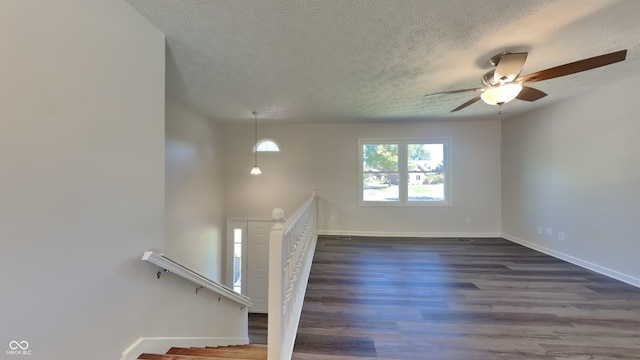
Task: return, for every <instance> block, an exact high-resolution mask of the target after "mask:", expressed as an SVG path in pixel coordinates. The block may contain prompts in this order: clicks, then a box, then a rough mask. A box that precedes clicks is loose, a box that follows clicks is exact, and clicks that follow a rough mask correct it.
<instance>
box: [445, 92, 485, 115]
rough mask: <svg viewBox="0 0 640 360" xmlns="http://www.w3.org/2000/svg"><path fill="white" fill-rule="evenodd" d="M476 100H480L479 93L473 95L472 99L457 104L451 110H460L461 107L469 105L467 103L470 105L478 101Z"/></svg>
mask: <svg viewBox="0 0 640 360" xmlns="http://www.w3.org/2000/svg"><path fill="white" fill-rule="evenodd" d="M478 100H480V95H478V96H476V97H474V98H473V99H471V100H469V101H467V102H466V103H464V104H462V105H460V106H458V107H457V108H455V109H453V110H451V112H456V111H458V110H462V109H464V108H466V107H467V106H469V105H471V104H473V103H475V102H476V101H478Z"/></svg>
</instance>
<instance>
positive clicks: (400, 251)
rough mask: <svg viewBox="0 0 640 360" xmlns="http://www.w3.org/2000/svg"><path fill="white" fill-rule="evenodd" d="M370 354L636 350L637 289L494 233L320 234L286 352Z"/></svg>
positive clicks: (486, 355)
mask: <svg viewBox="0 0 640 360" xmlns="http://www.w3.org/2000/svg"><path fill="white" fill-rule="evenodd" d="M254 320H255V319H254ZM254 320H251V322H253V321H254ZM265 321H266V320H265ZM254 324H256V322H254ZM256 331H257V328H254V329H253V330H252V331H251V332H252V334H255V333H256ZM265 340H266V339H265ZM371 358H377V359H437V360H449V359H451V360H474V359H490V360H500V359H509V360H512V359H541V360H542V359H544V360H568V359H576V360H581V359H600V360H604V359H640V289H638V288H635V287H633V286H631V285H627V284H625V283H622V282H619V281H616V280H613V279H610V278H607V277H605V276H602V275H599V274H596V273H593V272H591V271H588V270H585V269H583V268H580V267H577V266H575V265H572V264H569V263H566V262H564V261H562V260H558V259H555V258H553V257H550V256H548V255H545V254H542V253H539V252H536V251H534V250H531V249H528V248H525V247H523V246H520V245H517V244H514V243H512V242H510V241H507V240H504V239H419V238H361V237H354V238H352V239H350V240H343V239H340V240H337V239H336V238H335V237H320V238H319V239H318V245H317V249H316V254H315V257H314V261H313V266H312V268H311V274H310V279H309V284H308V288H307V293H306V297H305V302H304V307H303V312H302V317H301V320H300V327H299V330H298V335H297V339H296V344H295V348H294V355H293V359H295V360H317V359H323V360H334V359H345V360H357V359H371Z"/></svg>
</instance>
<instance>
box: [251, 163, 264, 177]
mask: <svg viewBox="0 0 640 360" xmlns="http://www.w3.org/2000/svg"><path fill="white" fill-rule="evenodd" d="M249 174H251V175H261V174H262V170H260V168H259V167H258V165H256V166H254V167H252V168H251V171H250V172H249Z"/></svg>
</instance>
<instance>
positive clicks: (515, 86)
mask: <svg viewBox="0 0 640 360" xmlns="http://www.w3.org/2000/svg"><path fill="white" fill-rule="evenodd" d="M527 54H528V53H526V52H521V53H508V52H505V53H501V54H497V55H495V56H493V57H491V59H490V60H489V63H490V64H491V65H493V66H495V69H493V70H491V71H489V72H487V73H486V74H484V75H483V76H482V84H483V85H484V87H480V88H471V89H461V90H451V91H443V92H437V93H433V94H427V95H425V96H424V97H427V96H432V95H442V94H456V93H463V92H470V91H475V92H480V94H479V95H477V96H475V97H474V98H472V99H471V100H469V101H467V102H465V103H464V104H462V105H460V106H458V107H457V108H455V109H453V110H451V112H456V111H458V110H462V109H464V108H466V107H467V106H469V105H471V104H473V103H475V102H477V101H478V100H480V99H482V100H483V101H484V102H485V103H487V104H489V105H504V104H506V103H508V102H509V101H511V100H513V99H520V100H524V101H536V100H538V99H541V98H543V97H545V96H547V94H546V93H545V92H543V91H540V90H538V89H535V88H532V87H529V86H527V85H528V84H531V83H535V82H538V81H543V80H549V79H553V78H557V77H561V76H565V75H571V74H575V73H579V72H582V71H586V70H591V69H595V68H598V67H601V66H605V65H610V64H613V63H617V62H619V61H623V60H624V59H625V58H626V57H627V50H626V49H625V50H620V51H616V52H612V53H609V54H604V55H600V56H594V57H591V58H588V59H583V60H578V61H575V62H571V63H568V64H564V65H560V66H556V67H552V68H549V69H546V70H541V71H538V72H535V73H531V74H528V75H523V76H520V72H521V71H522V68H523V67H524V63H525V61H526V60H527Z"/></svg>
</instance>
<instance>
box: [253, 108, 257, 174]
mask: <svg viewBox="0 0 640 360" xmlns="http://www.w3.org/2000/svg"><path fill="white" fill-rule="evenodd" d="M253 118H254V120H255V121H254V124H255V125H254V132H253V133H254V134H255V139H254V141H253V153H254V156H255V158H254V165H255V166H258V113H257V112H256V111H254V112H253Z"/></svg>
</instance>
